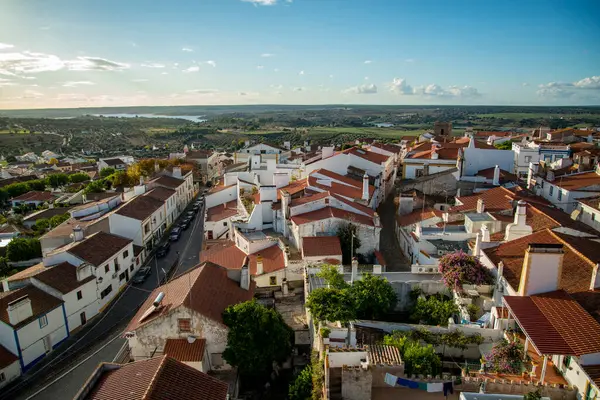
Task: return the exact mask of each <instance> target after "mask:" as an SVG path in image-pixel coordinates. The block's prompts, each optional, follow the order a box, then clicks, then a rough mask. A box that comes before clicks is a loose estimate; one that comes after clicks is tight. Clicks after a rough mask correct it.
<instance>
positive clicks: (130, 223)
mask: <svg viewBox="0 0 600 400" xmlns="http://www.w3.org/2000/svg"><path fill="white" fill-rule="evenodd" d="M108 220H109V224H110V233H113V234H115V235H119V236H123V237H126V238H127V239H131V240H133V243H134V244H136V245H138V246H143V245H144V239H145V238H146V237H147V236H148V235H144V234H143V229H142V227H143V225H142V222H141V221H139V220H137V219H133V218H129V217H126V216H124V215H119V214H111V215H110V216H109V217H108Z"/></svg>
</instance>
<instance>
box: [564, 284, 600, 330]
mask: <svg viewBox="0 0 600 400" xmlns="http://www.w3.org/2000/svg"><path fill="white" fill-rule="evenodd" d="M569 294H570V295H571V297H572V298H573V299H575V301H576V302H578V303H579V305H580V306H581V307H583V309H584V310H585V311H587V312H588V313H589V314H590V315H591V316H592V318H594V319H595V320H596V321H598V322H599V323H600V289H595V290H586V291H583V292H575V293H569Z"/></svg>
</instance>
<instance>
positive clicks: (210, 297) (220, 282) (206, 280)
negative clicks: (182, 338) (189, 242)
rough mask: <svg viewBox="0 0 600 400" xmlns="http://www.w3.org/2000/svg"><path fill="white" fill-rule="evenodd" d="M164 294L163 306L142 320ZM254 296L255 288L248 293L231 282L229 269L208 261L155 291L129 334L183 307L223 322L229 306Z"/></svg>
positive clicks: (135, 318) (141, 308)
mask: <svg viewBox="0 0 600 400" xmlns="http://www.w3.org/2000/svg"><path fill="white" fill-rule="evenodd" d="M190 287H191V292H192V296H191V300H190ZM161 292H162V293H164V295H165V296H164V298H163V300H162V302H161V306H160V307H159V308H158V309H156V310H155V311H154V312H152V313H151V314H150V315H148V316H147V317H145V318H144V319H143V320H142V321H140V318H142V316H144V314H146V313H147V312H148V310H149V309H150V308H152V304H153V302H154V299H156V296H158V294H159V293H161ZM253 295H254V286H251V287H250V290H244V289H242V288H241V287H240V285H239V283H237V282H235V281H233V280H231V279H229V277H228V276H227V269H225V268H223V267H220V266H218V265H215V264H213V263H210V262H206V263H203V264H201V265H198V266H196V267H194V268H193V269H191V270H189V271H187V272H185V273H183V274H181V275H179V276H177V277H175V278H174V279H173V280H171V281H170V282H169V283H167V284H165V285H162V286H159V287H158V288H156V289H154V291H153V292H152V293H151V294H150V296H148V298H147V299H146V301H145V302H144V304H142V306H141V307H140V308H139V310H138V312H137V313H136V314H135V316H134V317H133V318H132V320H131V322H129V326H128V327H127V329H126V331H134V330H136V329H138V328H140V327H141V326H144V325H146V324H148V323H149V322H151V321H153V320H155V319H157V318H159V317H162V316H165V315H167V314H169V313H170V312H171V311H172V310H175V309H176V308H178V307H179V306H182V305H183V306H185V307H188V308H191V309H193V310H195V311H196V312H198V313H199V314H201V315H203V316H205V317H206V318H209V319H212V320H213V321H216V322H219V323H223V318H222V314H223V311H225V309H226V308H227V307H228V306H230V305H232V304H237V303H242V302H244V301H248V300H251V299H252V297H253Z"/></svg>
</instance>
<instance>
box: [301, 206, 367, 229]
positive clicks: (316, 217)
mask: <svg viewBox="0 0 600 400" xmlns="http://www.w3.org/2000/svg"><path fill="white" fill-rule="evenodd" d="M328 218H339V219H345V220H347V221H350V222H353V223H359V224H363V225H369V226H375V224H374V223H373V218H370V217H367V216H364V215H360V214H356V213H353V212H350V211H346V210H340V209H338V208H333V207H325V208H321V209H318V210H315V211H311V212H307V213H305V214H300V215H294V216H293V217H292V218H291V220H292V222H293V223H295V224H296V225H303V224H308V223H311V222H315V221H321V220H323V219H328Z"/></svg>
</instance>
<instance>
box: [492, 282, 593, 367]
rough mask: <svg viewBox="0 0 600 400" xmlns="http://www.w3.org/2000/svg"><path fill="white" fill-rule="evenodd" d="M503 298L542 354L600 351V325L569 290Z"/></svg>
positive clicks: (579, 353) (578, 354) (581, 353)
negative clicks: (567, 291)
mask: <svg viewBox="0 0 600 400" xmlns="http://www.w3.org/2000/svg"><path fill="white" fill-rule="evenodd" d="M503 301H504V304H506V305H507V307H508V308H509V309H510V313H511V314H512V315H513V316H514V317H515V319H516V320H517V322H518V324H519V326H520V327H521V328H522V329H523V331H524V332H525V334H526V335H527V336H528V337H529V339H531V342H532V343H533V345H534V346H535V347H536V349H537V350H538V351H539V352H540V353H541V354H542V355H555V354H560V355H575V356H581V355H583V354H590V353H600V324H599V323H598V322H597V321H596V320H594V319H593V318H592V317H591V316H590V315H589V314H588V313H587V312H586V311H585V310H584V309H583V307H581V306H580V305H579V304H578V303H577V302H576V301H575V300H574V299H573V298H572V297H571V296H570V295H569V294H567V293H566V292H565V291H563V290H557V291H554V292H549V293H544V294H541V295H536V296H504V300H503Z"/></svg>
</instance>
